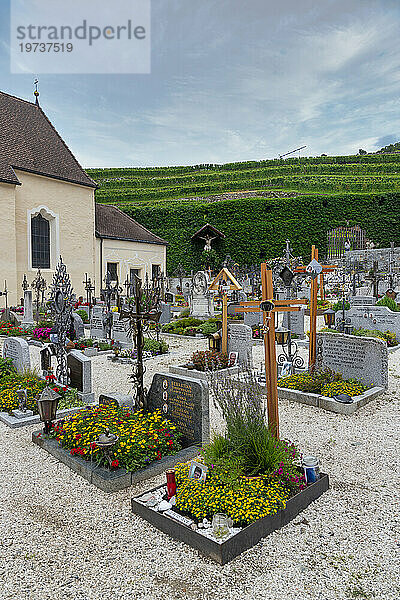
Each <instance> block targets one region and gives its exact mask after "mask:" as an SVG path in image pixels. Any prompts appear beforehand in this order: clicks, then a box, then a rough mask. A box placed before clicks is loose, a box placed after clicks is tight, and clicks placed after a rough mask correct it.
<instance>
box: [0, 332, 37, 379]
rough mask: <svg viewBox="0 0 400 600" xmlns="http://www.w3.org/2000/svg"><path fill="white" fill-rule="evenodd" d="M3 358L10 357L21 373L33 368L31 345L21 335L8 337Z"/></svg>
mask: <svg viewBox="0 0 400 600" xmlns="http://www.w3.org/2000/svg"><path fill="white" fill-rule="evenodd" d="M3 358H10V359H11V361H12V363H13V365H14V367H15V368H16V369H17V371H18V372H19V373H21V372H22V371H23V370H24V369H30V368H31V358H30V354H29V345H28V342H27V341H26V340H24V339H23V338H19V337H8V338H7V339H5V340H4V344H3Z"/></svg>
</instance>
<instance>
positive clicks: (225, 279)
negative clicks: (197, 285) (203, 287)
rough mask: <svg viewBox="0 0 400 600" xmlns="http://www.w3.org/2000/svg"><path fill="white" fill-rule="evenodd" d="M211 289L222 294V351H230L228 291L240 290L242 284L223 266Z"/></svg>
mask: <svg viewBox="0 0 400 600" xmlns="http://www.w3.org/2000/svg"><path fill="white" fill-rule="evenodd" d="M208 289H209V291H218V292H220V294H221V296H222V343H221V349H222V352H225V353H227V352H228V292H233V291H239V290H241V289H242V286H241V285H240V284H239V283H238V282H237V281H236V279H235V277H234V276H233V275H232V273H231V272H230V271H228V269H226V268H225V267H223V268H222V269H221V271H220V272H219V273H218V275H217V276H216V278H215V279H214V281H213V282H212V283H211V284H210V286H209V288H208Z"/></svg>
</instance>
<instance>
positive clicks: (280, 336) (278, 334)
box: [275, 327, 289, 346]
mask: <svg viewBox="0 0 400 600" xmlns="http://www.w3.org/2000/svg"><path fill="white" fill-rule="evenodd" d="M288 339H289V329H286V327H278V328H277V329H275V340H276V343H277V344H278V346H285V345H286V344H287V342H288Z"/></svg>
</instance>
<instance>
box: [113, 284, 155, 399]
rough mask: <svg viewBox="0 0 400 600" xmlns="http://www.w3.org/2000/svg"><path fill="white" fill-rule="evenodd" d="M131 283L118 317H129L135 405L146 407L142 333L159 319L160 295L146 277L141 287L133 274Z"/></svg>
mask: <svg viewBox="0 0 400 600" xmlns="http://www.w3.org/2000/svg"><path fill="white" fill-rule="evenodd" d="M133 285H134V290H133V292H134V294H133V300H132V301H131V302H130V303H129V304H128V305H127V306H125V307H124V308H123V309H122V310H121V313H120V317H119V318H120V321H121V320H124V319H129V330H130V333H131V335H132V337H133V338H134V340H135V346H136V351H137V361H136V365H135V366H134V370H133V373H132V375H131V379H132V381H133V382H134V384H135V389H136V406H137V407H138V408H147V390H146V388H145V387H144V379H143V377H144V374H145V372H146V369H145V367H144V365H143V347H144V333H145V331H146V330H147V329H148V327H149V324H150V323H151V322H153V323H158V321H159V320H160V316H161V311H160V303H161V296H160V289H159V288H158V287H157V286H156V285H150V284H149V282H148V279H147V280H146V284H145V286H144V287H142V280H141V279H140V277H138V276H137V275H135V276H134V282H133Z"/></svg>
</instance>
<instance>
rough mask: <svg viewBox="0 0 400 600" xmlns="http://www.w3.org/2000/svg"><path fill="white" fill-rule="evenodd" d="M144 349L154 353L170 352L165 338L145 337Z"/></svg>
mask: <svg viewBox="0 0 400 600" xmlns="http://www.w3.org/2000/svg"><path fill="white" fill-rule="evenodd" d="M143 350H145V351H146V352H151V353H152V354H165V353H166V352H168V344H167V343H166V342H164V340H160V341H159V342H157V340H152V339H151V338H145V339H144V346H143Z"/></svg>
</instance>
